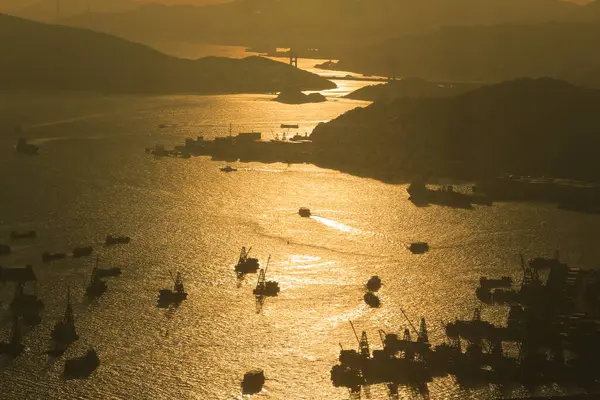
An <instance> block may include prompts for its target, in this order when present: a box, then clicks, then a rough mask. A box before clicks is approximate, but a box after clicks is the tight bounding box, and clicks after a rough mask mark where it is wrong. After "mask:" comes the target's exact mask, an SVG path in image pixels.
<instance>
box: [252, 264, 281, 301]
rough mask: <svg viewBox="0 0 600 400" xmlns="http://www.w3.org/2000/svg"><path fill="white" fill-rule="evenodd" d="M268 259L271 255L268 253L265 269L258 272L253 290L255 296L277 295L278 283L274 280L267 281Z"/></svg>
mask: <svg viewBox="0 0 600 400" xmlns="http://www.w3.org/2000/svg"><path fill="white" fill-rule="evenodd" d="M270 261H271V256H270V255H269V258H268V259H267V265H266V266H265V269H261V270H260V272H259V274H258V281H257V282H256V288H254V291H253V293H254V294H255V295H257V296H277V294H278V293H279V290H280V289H279V283H277V282H276V281H267V269H268V268H269V262H270Z"/></svg>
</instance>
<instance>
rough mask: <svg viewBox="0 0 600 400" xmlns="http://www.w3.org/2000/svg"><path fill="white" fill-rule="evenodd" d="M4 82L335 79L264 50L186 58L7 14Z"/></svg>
mask: <svg viewBox="0 0 600 400" xmlns="http://www.w3.org/2000/svg"><path fill="white" fill-rule="evenodd" d="M0 54H2V63H0V88H2V89H60V90H93V91H103V92H121V93H258V92H278V91H281V90H286V89H302V90H322V89H330V88H333V87H335V84H333V83H332V82H330V81H328V80H326V79H323V78H321V77H319V76H318V75H315V74H311V73H309V72H306V71H302V70H299V69H297V68H294V67H291V66H290V65H287V64H283V63H279V62H275V61H271V60H269V59H265V58H261V57H248V58H245V59H242V60H235V59H229V58H217V57H207V58H202V59H199V60H185V59H178V58H175V57H171V56H167V55H165V54H162V53H159V52H158V51H155V50H153V49H151V48H149V47H146V46H144V45H141V44H137V43H132V42H128V41H126V40H123V39H120V38H117V37H114V36H111V35H108V34H103V33H97V32H92V31H88V30H84V29H77V28H71V27H64V26H58V25H47V24H43V23H38V22H32V21H27V20H24V19H20V18H17V17H12V16H8V15H4V14H0Z"/></svg>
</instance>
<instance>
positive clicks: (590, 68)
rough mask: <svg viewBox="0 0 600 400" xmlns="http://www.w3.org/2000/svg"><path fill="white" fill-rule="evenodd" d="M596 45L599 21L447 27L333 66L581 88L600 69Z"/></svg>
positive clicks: (372, 49) (445, 78) (447, 78)
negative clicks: (543, 80) (545, 81)
mask: <svg viewBox="0 0 600 400" xmlns="http://www.w3.org/2000/svg"><path fill="white" fill-rule="evenodd" d="M588 7H589V6H588ZM599 40H600V21H599V22H591V23H547V24H539V25H497V26H463V27H448V28H443V29H441V30H439V31H436V32H434V33H430V34H425V35H413V36H403V37H400V38H397V39H393V40H387V41H384V42H381V43H380V44H378V45H375V46H370V47H368V48H365V49H361V50H360V49H359V50H357V51H355V52H351V53H348V54H347V56H346V57H345V58H343V59H342V60H341V61H340V62H339V64H338V66H337V67H338V68H339V69H345V70H351V71H359V72H363V73H372V74H383V75H387V74H395V75H396V76H420V77H422V78H424V79H430V80H441V81H482V82H498V81H502V80H508V79H514V78H517V77H521V76H529V77H543V76H550V77H555V78H558V79H566V80H569V81H572V82H573V83H577V84H583V85H585V84H587V83H586V79H591V78H592V77H593V76H594V74H595V70H598V69H600V52H598V51H597V50H596V47H597V43H599Z"/></svg>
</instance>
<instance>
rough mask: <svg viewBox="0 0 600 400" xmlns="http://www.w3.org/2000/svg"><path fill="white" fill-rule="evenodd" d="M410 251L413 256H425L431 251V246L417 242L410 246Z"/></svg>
mask: <svg viewBox="0 0 600 400" xmlns="http://www.w3.org/2000/svg"><path fill="white" fill-rule="evenodd" d="M409 250H410V251H411V252H412V253H413V254H423V253H426V252H427V251H429V245H428V244H427V243H424V242H416V243H412V244H411V245H410V247H409Z"/></svg>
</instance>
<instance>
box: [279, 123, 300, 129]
mask: <svg viewBox="0 0 600 400" xmlns="http://www.w3.org/2000/svg"><path fill="white" fill-rule="evenodd" d="M298 127H299V125H298V124H281V129H298Z"/></svg>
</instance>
